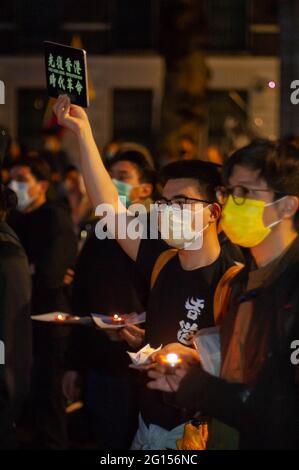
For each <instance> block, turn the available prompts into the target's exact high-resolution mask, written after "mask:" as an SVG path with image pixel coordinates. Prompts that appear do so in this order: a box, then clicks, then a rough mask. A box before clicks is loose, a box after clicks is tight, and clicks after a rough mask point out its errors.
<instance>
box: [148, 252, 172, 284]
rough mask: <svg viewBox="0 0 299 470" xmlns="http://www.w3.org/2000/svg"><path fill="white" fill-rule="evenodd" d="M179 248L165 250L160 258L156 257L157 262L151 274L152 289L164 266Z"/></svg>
mask: <svg viewBox="0 0 299 470" xmlns="http://www.w3.org/2000/svg"><path fill="white" fill-rule="evenodd" d="M177 252H178V250H177V249H176V248H170V250H166V251H163V252H162V253H161V254H160V255H159V256H158V258H157V259H156V262H155V264H154V267H153V270H152V274H151V289H152V288H153V287H154V285H155V283H156V281H157V279H158V276H159V274H160V272H161V271H162V269H163V268H164V266H165V265H166V264H167V263H168V261H170V260H171V259H172V258H173V257H174V256H175V255H176V254H177Z"/></svg>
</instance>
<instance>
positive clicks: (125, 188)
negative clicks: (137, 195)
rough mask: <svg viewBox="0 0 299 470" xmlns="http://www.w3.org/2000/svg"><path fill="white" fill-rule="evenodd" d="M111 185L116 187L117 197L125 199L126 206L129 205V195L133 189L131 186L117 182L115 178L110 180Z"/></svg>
mask: <svg viewBox="0 0 299 470" xmlns="http://www.w3.org/2000/svg"><path fill="white" fill-rule="evenodd" d="M112 181H113V183H114V184H115V186H116V189H117V192H118V195H119V197H123V198H126V206H127V207H128V206H129V205H130V202H131V200H130V194H131V191H132V189H133V185H132V184H129V183H124V182H123V181H119V180H117V179H115V178H112Z"/></svg>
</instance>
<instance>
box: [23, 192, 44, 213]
mask: <svg viewBox="0 0 299 470" xmlns="http://www.w3.org/2000/svg"><path fill="white" fill-rule="evenodd" d="M45 203H46V196H41V197H39V198H38V199H36V200H35V201H33V202H32V203H31V204H30V206H28V207H27V209H26V210H25V211H24V212H25V214H28V213H29V212H33V211H36V210H37V209H39V208H40V207H41V206H42V205H43V204H45Z"/></svg>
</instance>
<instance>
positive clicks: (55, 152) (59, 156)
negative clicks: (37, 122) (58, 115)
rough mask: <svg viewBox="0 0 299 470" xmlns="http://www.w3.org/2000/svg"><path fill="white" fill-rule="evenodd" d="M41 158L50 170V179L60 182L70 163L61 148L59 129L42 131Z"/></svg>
mask: <svg viewBox="0 0 299 470" xmlns="http://www.w3.org/2000/svg"><path fill="white" fill-rule="evenodd" d="M42 155H43V159H44V160H45V161H46V162H47V164H48V165H49V167H50V170H51V181H52V182H53V183H60V182H61V181H62V180H63V177H64V174H65V171H66V169H67V168H68V166H69V165H70V164H71V162H70V158H69V156H68V155H67V153H66V152H65V151H64V150H63V149H62V143H61V136H60V135H59V129H58V128H54V129H48V130H45V131H44V148H43V151H42Z"/></svg>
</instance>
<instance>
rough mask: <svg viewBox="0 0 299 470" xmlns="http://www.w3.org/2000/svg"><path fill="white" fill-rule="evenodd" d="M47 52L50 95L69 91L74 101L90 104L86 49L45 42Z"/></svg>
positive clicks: (53, 95)
mask: <svg viewBox="0 0 299 470" xmlns="http://www.w3.org/2000/svg"><path fill="white" fill-rule="evenodd" d="M45 53H46V56H45V60H46V74H47V85H48V94H49V96H52V97H57V96H58V95H60V94H62V93H67V94H68V95H69V96H70V98H71V101H72V103H76V104H78V105H80V106H83V107H86V106H88V104H89V103H88V93H87V77H86V75H87V71H86V53H85V51H84V50H83V49H76V48H73V47H69V46H63V45H61V44H55V43H51V42H45Z"/></svg>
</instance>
